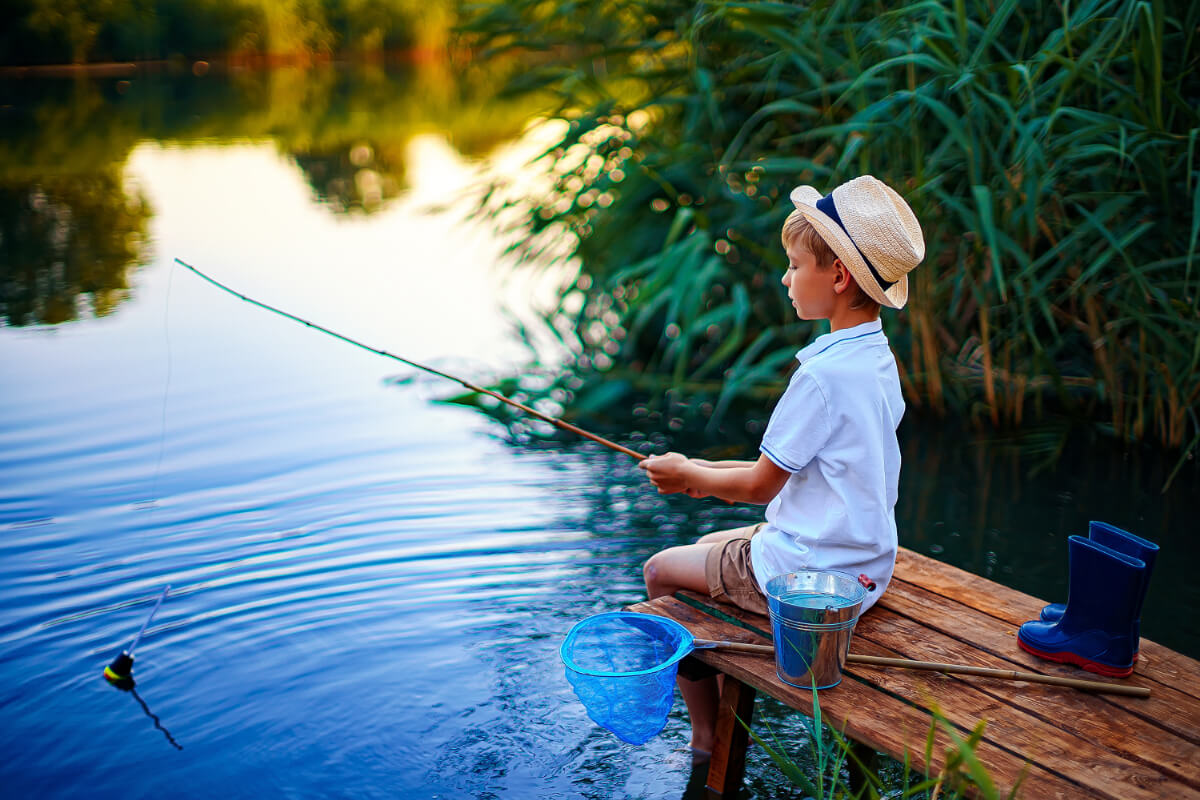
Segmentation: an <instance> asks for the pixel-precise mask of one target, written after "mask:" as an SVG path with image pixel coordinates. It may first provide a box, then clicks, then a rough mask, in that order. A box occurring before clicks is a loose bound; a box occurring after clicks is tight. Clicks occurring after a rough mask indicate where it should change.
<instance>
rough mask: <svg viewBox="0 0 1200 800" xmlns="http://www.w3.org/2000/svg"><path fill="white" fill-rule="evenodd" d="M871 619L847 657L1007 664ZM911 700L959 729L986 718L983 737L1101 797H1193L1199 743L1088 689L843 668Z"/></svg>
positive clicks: (889, 618)
mask: <svg viewBox="0 0 1200 800" xmlns="http://www.w3.org/2000/svg"><path fill="white" fill-rule="evenodd" d="M869 616H870V617H871V621H872V623H873V624H871V625H862V626H860V629H861V630H860V631H856V633H855V636H854V642H853V650H854V652H856V653H867V654H869V655H882V654H883V653H875V652H872V650H873V649H874V648H879V649H881V650H886V651H887V652H888V653H891V654H894V655H896V656H899V657H902V658H915V659H932V660H936V661H943V662H949V663H959V664H971V665H973V666H980V667H996V668H1000V669H1005V668H1011V667H1012V665H1011V664H1007V663H1006V662H1004V661H1003V660H1002V659H999V658H997V657H994V656H990V657H989V656H987V655H986V654H983V653H980V651H978V650H975V649H974V648H972V647H970V646H969V645H965V644H963V643H962V642H959V641H957V640H955V639H952V638H950V637H947V636H944V635H942V634H938V633H936V632H934V631H931V630H929V629H928V628H923V627H922V626H920V625H919V624H917V623H915V622H914V621H912V620H910V619H907V618H905V617H901V616H899V615H896V614H895V613H893V612H891V611H889V610H887V609H884V608H879V607H876V608H875V609H873V610H872V611H871V613H870V615H869ZM848 671H851V672H853V673H854V674H855V675H861V676H864V677H867V676H870V677H869V679H870V680H871V681H872V682H874V683H876V684H877V685H879V686H880V687H882V688H883V689H885V690H887V691H890V692H892V693H893V694H896V695H898V696H900V697H904V698H906V699H909V700H911V701H913V702H918V703H919V702H921V701H922V698H925V697H933V698H934V700H935V701H936V702H937V704H938V706H939V707H941V709H942V711H943V713H945V714H946V715H947V716H948V717H950V718H951V719H953V720H954V721H955V722H958V723H960V724H963V725H969V724H971V721H972V720H973V719H979V718H981V717H986V718H987V719H988V728H987V737H988V738H989V739H992V740H994V741H997V742H999V743H1002V744H1003V746H1004V747H1005V748H1006V749H1011V750H1014V751H1016V752H1019V753H1020V754H1022V755H1024V756H1027V757H1029V758H1032V759H1033V760H1034V761H1037V762H1038V763H1040V764H1042V765H1043V766H1045V767H1047V768H1048V769H1051V770H1052V771H1054V772H1056V773H1058V774H1061V775H1063V776H1064V777H1067V778H1069V779H1071V780H1073V781H1076V782H1077V783H1080V784H1081V785H1084V786H1090V787H1091V788H1092V790H1093V791H1095V792H1096V793H1097V794H1100V793H1102V792H1104V791H1107V789H1106V787H1111V786H1114V785H1118V784H1120V785H1121V787H1122V788H1121V790H1120V791H1121V796H1122V797H1130V798H1132V797H1147V798H1157V797H1162V796H1164V794H1165V792H1164V791H1163V789H1164V786H1165V785H1166V782H1167V781H1172V782H1175V783H1174V784H1173V785H1172V794H1173V796H1175V797H1189V796H1190V797H1195V798H1200V775H1197V770H1196V764H1197V763H1200V747H1197V746H1196V745H1193V744H1190V743H1188V742H1186V741H1184V740H1182V739H1180V738H1179V737H1176V736H1172V735H1171V734H1169V733H1168V732H1167V731H1165V730H1163V729H1162V728H1159V727H1157V726H1154V725H1150V724H1149V723H1147V722H1145V721H1144V720H1142V719H1141V718H1139V717H1137V716H1134V715H1131V714H1127V713H1125V712H1123V711H1121V710H1120V709H1114V708H1112V706H1111V705H1109V704H1107V703H1102V702H1098V701H1097V698H1096V696H1095V695H1090V694H1087V693H1085V692H1078V691H1074V690H1070V689H1063V688H1060V687H1053V686H1046V685H1044V684H1035V683H1023V682H1015V681H1004V680H995V679H985V678H977V677H958V676H947V675H938V674H937V673H922V674H919V675H918V674H915V673H909V674H902V673H903V672H904V671H903V670H886V669H878V668H873V667H868V666H866V665H861V664H855V665H851V668H850V669H849V670H848Z"/></svg>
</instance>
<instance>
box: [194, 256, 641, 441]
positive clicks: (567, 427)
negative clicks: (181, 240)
mask: <svg viewBox="0 0 1200 800" xmlns="http://www.w3.org/2000/svg"><path fill="white" fill-rule="evenodd" d="M175 263H176V264H179V265H180V266H181V267H187V268H188V269H190V270H191V271H192V272H194V273H196V274H197V275H199V276H200V277H201V278H203V279H204V280H206V281H208V282H209V283H211V284H212V285H213V286H216V287H217V288H218V289H220V290H221V291H223V292H228V293H229V294H231V295H233V296H234V297H236V298H238V299H240V300H245V301H246V302H247V303H250V304H251V305H255V306H258V307H259V308H264V309H266V310H267V311H270V312H271V313H273V314H278V315H279V316H281V317H285V318H287V319H290V320H292V321H293V322H299V323H300V324H301V325H304V326H306V327H309V328H313V329H315V330H318V331H320V332H321V333H324V334H326V335H329V336H332V337H334V338H335V339H341V340H342V341H343V342H347V343H349V344H352V345H354V346H355V347H361V348H362V349H363V350H367V351H368V352H371V353H375V354H376V355H380V356H383V357H384V358H390V359H392V360H394V361H399V362H400V363H401V364H407V365H408V366H410V367H415V368H417V369H419V370H424V371H425V372H428V373H430V374H432V375H437V376H438V377H439V378H445V379H447V380H451V381H454V382H455V383H458V384H461V385H463V386H465V387H466V388H467V389H468V390H470V391H472V392H477V393H478V394H486V395H487V396H488V397H494V398H496V399H497V400H499V401H500V402H502V403H507V404H508V405H510V406H512V407H513V408H518V409H520V410H521V411H524V412H525V413H526V414H528V415H530V416H531V417H536V418H538V419H540V420H542V421H543V422H548V423H550V424H551V425H554V426H555V427H557V428H561V429H562V430H564V431H570V432H571V433H574V434H575V435H577V436H582V437H583V438H585V439H591V440H592V441H593V442H596V443H598V444H602V445H604V446H605V447H608V448H610V449H612V450H616V451H617V452H618V453H624V454H625V455H627V456H630V457H632V458H635V459H637V460H638V461H642V460H643V459H645V458H646V456H644V455H643V454H641V453H639V452H637V451H636V450H630V449H629V448H628V447H625V446H623V445H619V444H617V443H616V442H614V441H611V440H609V439H605V438H604V437H603V436H598V435H596V434H594V433H590V432H589V431H585V430H584V429H583V428H580V427H578V426H576V425H572V424H571V423H569V422H564V421H563V420H561V419H559V418H558V417H552V416H550V415H549V414H544V413H542V412H541V411H538V410H537V409H536V408H530V407H529V406H527V405H525V404H524V403H519V402H517V401H516V400H512V399H510V398H507V397H505V396H504V395H502V394H499V393H498V392H493V391H492V390H491V389H485V388H483V387H482V386H476V385H475V384H473V383H471V382H470V381H465V380H463V379H462V378H459V377H456V376H454V375H451V374H449V373H446V372H442V371H441V370H438V369H434V368H433V367H429V366H426V365H424V364H418V363H417V362H416V361H410V360H408V359H407V358H403V357H401V356H398V355H396V354H395V353H389V352H388V351H386V350H380V349H379V348H378V347H371V346H370V345H368V344H363V343H362V342H360V341H357V340H355V339H351V338H350V337H349V336H343V335H342V334H340V333H338V332H337V331H331V330H329V328H326V327H324V326H322V325H318V324H317V323H315V322H309V321H308V320H306V319H301V318H300V317H297V316H296V315H295V314H289V313H288V312H287V311H284V310H283V309H280V308H275V307H274V306H270V305H267V304H266V303H263V302H260V301H258V300H255V299H254V298H252V297H247V296H246V295H244V294H242V293H241V292H239V291H237V290H235V289H231V288H229V287H228V286H226V285H225V284H223V283H221V282H220V281H218V280H216V279H214V278H212V277H209V276H208V275H205V274H204V273H203V272H201V271H200V270H198V269H196V268H195V267H193V266H192V265H191V264H188V263H187V262H185V261H183V260H182V259H179V258H177V259H175Z"/></svg>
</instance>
